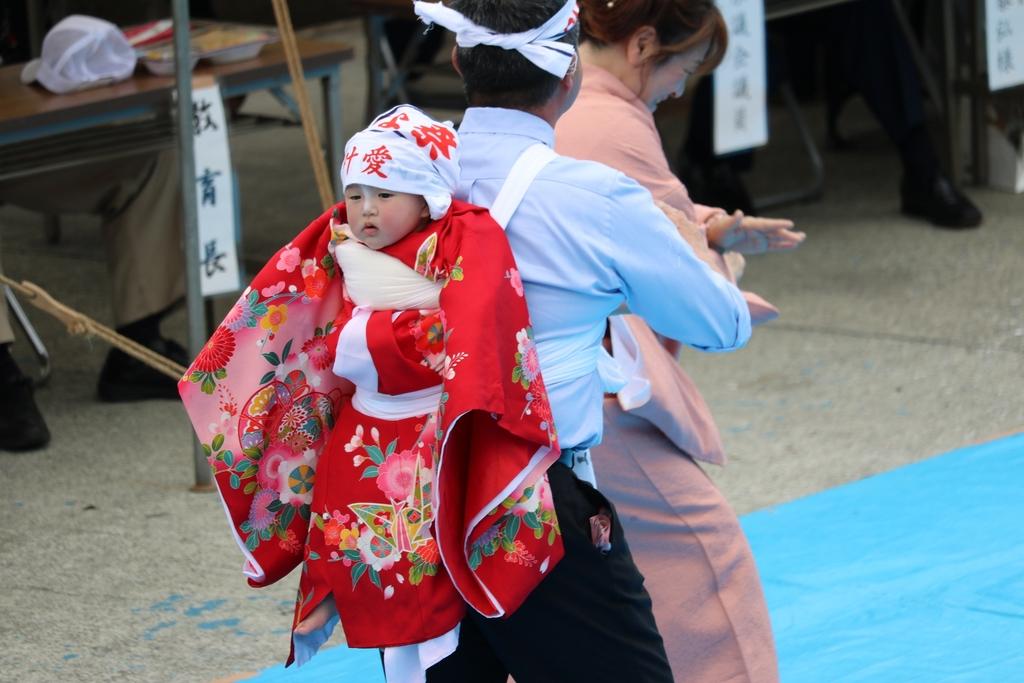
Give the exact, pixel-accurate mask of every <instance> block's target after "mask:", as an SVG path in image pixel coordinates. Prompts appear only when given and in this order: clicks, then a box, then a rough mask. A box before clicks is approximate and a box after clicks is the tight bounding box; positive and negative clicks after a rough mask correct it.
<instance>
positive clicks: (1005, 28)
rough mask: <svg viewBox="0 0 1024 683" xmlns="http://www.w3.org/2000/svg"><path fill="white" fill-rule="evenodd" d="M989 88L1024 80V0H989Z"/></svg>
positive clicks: (1015, 83)
mask: <svg viewBox="0 0 1024 683" xmlns="http://www.w3.org/2000/svg"><path fill="white" fill-rule="evenodd" d="M985 43H986V44H985V49H986V52H987V53H988V89H989V90H1000V89H1002V88H1009V87H1011V86H1014V85H1020V84H1021V83H1024V0H986V2H985Z"/></svg>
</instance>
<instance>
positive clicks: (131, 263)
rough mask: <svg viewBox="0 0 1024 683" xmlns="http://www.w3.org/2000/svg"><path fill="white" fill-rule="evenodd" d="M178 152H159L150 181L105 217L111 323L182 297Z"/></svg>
mask: <svg viewBox="0 0 1024 683" xmlns="http://www.w3.org/2000/svg"><path fill="white" fill-rule="evenodd" d="M180 188H181V180H180V178H179V176H178V164H177V155H176V154H175V153H173V152H170V151H167V152H161V153H160V154H159V155H158V157H157V159H156V163H155V165H154V166H153V167H152V170H151V172H150V176H149V181H148V182H146V183H145V184H143V186H142V187H141V188H139V189H138V190H137V192H136V193H135V194H134V196H130V197H126V198H125V199H126V202H125V203H123V204H120V205H119V207H118V211H117V212H116V213H115V214H113V215H111V216H110V218H109V219H108V220H105V221H104V224H103V231H104V236H105V238H106V243H107V254H108V260H107V263H108V265H109V269H110V280H111V287H112V291H111V300H112V304H113V307H114V321H115V322H116V323H117V324H118V325H125V324H127V323H130V322H134V321H136V320H139V319H141V318H145V317H146V316H148V315H152V314H153V313H159V312H160V311H163V310H164V309H166V308H167V307H169V306H170V305H171V304H173V303H174V302H175V301H178V300H179V299H181V298H182V297H184V296H185V250H184V248H183V246H182V241H183V238H182V225H183V224H184V218H183V216H182V206H181V189H180Z"/></svg>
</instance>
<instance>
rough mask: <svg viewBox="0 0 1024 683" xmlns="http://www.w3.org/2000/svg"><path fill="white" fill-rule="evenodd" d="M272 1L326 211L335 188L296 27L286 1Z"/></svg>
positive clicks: (307, 145)
mask: <svg viewBox="0 0 1024 683" xmlns="http://www.w3.org/2000/svg"><path fill="white" fill-rule="evenodd" d="M271 2H272V3H273V5H274V18H275V19H276V20H277V29H278V31H279V33H280V34H281V45H282V46H283V47H284V55H285V58H286V59H287V61H288V72H289V74H291V77H292V89H293V90H294V91H295V99H296V100H297V101H298V104H299V116H300V117H301V118H302V131H303V132H304V133H305V135H306V148H307V149H308V151H309V160H310V163H312V164H313V175H314V176H315V177H316V187H317V190H319V192H320V203H321V204H322V205H323V208H324V210H325V211H326V210H327V209H329V208H330V207H332V206H334V203H335V202H334V188H333V185H332V183H331V179H330V175H329V174H328V173H327V163H326V162H325V161H324V154H323V148H322V147H321V146H320V134H319V132H318V131H317V128H316V121H315V120H314V119H313V110H312V109H311V108H310V106H309V95H308V93H307V92H306V81H305V77H304V76H303V73H302V61H301V58H300V57H299V46H298V43H297V42H296V41H295V29H294V28H293V27H292V17H291V14H290V13H289V11H288V0H271Z"/></svg>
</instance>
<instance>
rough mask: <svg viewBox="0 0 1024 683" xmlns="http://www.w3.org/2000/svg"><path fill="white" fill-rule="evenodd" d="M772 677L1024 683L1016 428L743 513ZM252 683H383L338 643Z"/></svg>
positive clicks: (823, 682) (832, 682)
mask: <svg viewBox="0 0 1024 683" xmlns="http://www.w3.org/2000/svg"><path fill="white" fill-rule="evenodd" d="M743 526H744V528H745V529H746V532H747V534H748V536H749V538H750V542H751V545H752V546H753V548H754V556H755V557H756V558H757V562H758V567H759V568H760V571H761V578H762V580H763V581H764V587H765V593H766V595H767V598H768V606H769V609H770V610H771V616H772V623H773V626H774V629H775V638H776V642H777V645H778V650H779V660H780V667H781V670H782V681H783V683H965V682H968V681H970V682H971V683H1016V682H1024V434H1021V435H1017V436H1013V437H1008V438H1005V439H1001V440H998V441H993V442H991V443H987V444H983V445H981V446H975V447H971V448H965V449H962V450H958V451H953V452H951V453H947V454H945V455H940V456H937V457H934V458H931V459H929V460H925V461H923V462H919V463H915V464H913V465H909V466H906V467H902V468H899V469H896V470H893V471H891V472H887V473H885V474H881V475H877V476H874V477H870V478H868V479H864V480H862V481H858V482H855V483H853V484H848V485H845V486H841V487H839V488H835V489H831V490H828V491H825V492H823V493H819V494H816V495H813V496H810V497H808V498H803V499H800V500H796V501H793V502H790V503H786V504H784V505H780V506H777V507H773V508H769V509H766V510H762V511H759V512H755V513H753V514H750V515H747V516H746V517H744V518H743ZM249 680H251V681H258V682H259V683H286V682H289V681H325V680H335V681H354V682H355V681H358V682H359V683H383V676H382V675H381V671H380V659H379V655H378V654H377V653H376V652H375V651H367V650H350V649H348V648H346V647H344V646H341V647H334V648H330V649H328V650H325V651H323V652H321V653H320V654H319V655H317V656H316V657H315V658H314V659H313V660H312V661H311V662H310V663H309V664H307V665H306V666H304V667H302V669H296V668H294V667H293V668H292V669H290V670H288V671H285V670H284V669H283V667H280V666H278V667H274V668H272V669H268V670H266V671H264V672H262V673H261V674H260V675H258V676H256V677H255V678H252V679H249ZM567 683H568V682H567Z"/></svg>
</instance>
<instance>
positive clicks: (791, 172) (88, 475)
mask: <svg viewBox="0 0 1024 683" xmlns="http://www.w3.org/2000/svg"><path fill="white" fill-rule="evenodd" d="M321 32H325V29H321ZM326 32H327V33H328V34H329V35H331V36H334V37H339V38H341V39H344V40H349V41H351V42H353V43H356V44H357V45H358V46H359V53H358V55H357V62H356V63H355V64H353V65H352V66H351V67H349V68H348V69H347V71H346V72H345V74H344V78H345V93H346V97H345V104H346V106H347V107H348V110H347V114H346V118H345V124H346V133H351V132H354V131H355V130H356V129H357V128H358V126H359V124H360V123H361V119H362V112H363V97H364V95H363V93H364V84H365V80H364V78H363V75H362V73H361V71H360V68H361V67H360V66H359V65H360V64H361V61H359V59H360V57H361V55H362V50H363V46H362V44H361V43H362V38H361V31H360V28H359V26H358V24H355V23H342V24H337V25H334V26H333V27H330V29H329V30H326ZM247 106H248V107H250V108H252V109H264V110H265V109H269V108H272V107H273V105H272V104H271V103H270V102H269V101H262V100H256V101H253V102H250V103H249V104H248V105H247ZM668 114H669V115H667V116H662V117H661V123H662V124H663V125H665V126H666V127H667V129H666V137H667V138H669V139H677V138H678V135H679V126H678V123H679V118H678V116H672V115H671V114H672V112H668ZM775 118H776V122H775V126H774V128H773V142H772V144H771V145H770V146H769V147H768V148H767V149H766V150H764V152H763V153H761V154H760V155H759V158H758V163H757V167H756V169H755V171H754V174H753V176H752V178H751V186H752V187H753V188H754V189H755V191H758V192H764V191H767V190H768V189H771V187H772V185H777V184H780V183H781V184H787V185H792V184H798V183H799V182H800V180H801V178H802V176H803V175H804V174H805V171H804V170H803V165H802V161H800V157H799V152H798V149H797V147H796V145H795V143H794V140H795V138H794V135H793V132H792V131H791V130H788V129H787V124H786V122H785V119H784V118H782V117H781V115H777V116H776V117H775ZM810 118H811V120H812V122H819V121H820V119H821V116H820V112H818V111H817V110H814V109H812V110H811V112H810ZM844 125H846V128H847V130H848V132H849V133H850V136H851V138H852V139H853V141H854V143H855V148H854V149H853V150H852V151H849V152H845V153H842V154H834V153H827V154H826V164H827V169H828V180H827V195H826V197H825V199H824V200H823V201H820V202H816V203H813V204H807V205H801V206H790V207H786V208H784V209H779V210H778V211H777V212H774V213H777V214H780V215H785V216H789V217H792V218H793V219H795V220H796V221H797V223H798V225H799V226H800V228H801V229H803V230H805V231H806V232H807V233H808V240H807V243H806V244H805V245H804V246H803V247H801V248H800V250H799V251H797V252H796V253H793V254H784V255H772V256H762V257H756V258H752V259H751V260H750V262H749V265H748V269H747V274H746V276H745V278H744V281H743V285H744V287H745V288H747V289H750V290H753V291H756V292H758V293H760V294H762V295H763V296H765V297H766V298H767V299H769V300H770V301H772V302H774V303H775V304H777V305H778V306H779V308H780V309H781V310H782V318H781V319H780V320H778V321H776V322H772V323H770V324H768V325H766V326H764V327H762V328H759V329H758V330H757V332H756V334H755V336H754V338H753V340H752V341H751V343H750V344H749V346H748V347H747V348H746V349H744V350H742V351H740V352H738V353H734V354H731V355H726V356H718V355H716V356H701V355H699V354H696V353H690V352H688V353H686V355H685V356H684V363H685V365H686V366H687V368H688V369H689V370H690V371H691V372H692V374H693V376H694V378H695V380H696V382H697V384H698V385H699V386H700V387H701V388H702V390H703V391H704V394H705V396H706V398H707V399H708V401H709V403H710V405H711V407H712V409H713V411H714V413H715V416H716V418H717V420H718V424H719V426H720V428H721V430H722V432H723V435H724V439H725V444H726V446H727V450H728V452H729V453H730V457H731V463H730V465H729V466H728V467H727V468H725V469H724V470H716V471H714V472H713V473H712V475H713V476H714V477H715V479H716V480H717V481H718V482H719V484H720V485H721V487H722V488H723V490H724V491H725V493H726V495H727V496H728V498H729V499H730V500H731V501H732V503H733V505H734V506H735V507H736V509H737V511H739V512H740V513H743V512H747V511H750V510H754V509H758V508H761V507H764V506H767V505H772V504H776V503H782V502H785V501H788V500H791V499H793V498H796V497H799V496H805V495H808V494H811V493H814V492H816V491H820V490H822V489H825V488H828V487H832V486H835V485H838V484H842V483H844V482H848V481H852V480H856V479H860V478H862V477H865V476H868V475H871V474H874V473H877V472H882V471H885V470H888V469H891V468H893V467H897V466H899V465H901V464H904V463H907V462H912V461H915V460H919V459H923V458H927V457H929V456H931V455H934V454H937V453H940V452H943V451H946V450H949V449H953V448H957V447H960V446H964V445H967V444H971V443H975V442H978V441H983V440H986V439H989V438H991V437H994V436H998V435H1002V434H1006V433H1009V432H1013V431H1019V430H1020V429H1022V428H1024V402H1022V401H1021V398H1020V397H1021V381H1022V375H1024V286H1022V282H1021V273H1022V272H1024V270H1022V267H1021V266H1022V262H1024V225H1022V223H1024V221H1022V219H1021V215H1022V210H1024V197H1022V196H1013V195H1009V194H1003V193H999V192H995V191H989V190H972V191H971V195H972V196H973V197H974V199H975V200H976V201H977V202H978V204H979V205H980V206H981V208H982V209H983V210H984V212H985V216H986V221H985V225H984V227H983V228H982V229H980V230H978V231H967V232H963V233H956V232H945V231H939V230H935V229H933V228H931V227H930V226H929V225H927V224H924V223H921V222H917V221H911V220H907V219H905V218H903V217H902V216H901V215H900V214H899V212H898V196H897V189H896V188H897V186H898V182H899V164H898V161H897V159H896V157H895V156H894V154H893V150H892V148H891V146H890V145H889V144H888V142H887V141H886V140H885V138H884V137H883V136H882V134H881V133H880V132H879V131H878V130H877V129H876V128H875V126H874V124H873V122H872V120H871V119H870V117H868V116H866V115H865V114H864V112H863V110H862V109H859V108H857V107H854V108H853V109H852V110H851V111H850V112H849V114H848V115H847V117H846V119H844ZM818 133H819V134H818V139H821V135H820V130H819V131H818ZM233 155H234V161H235V164H236V166H237V169H238V173H239V177H240V182H241V199H242V217H243V221H244V245H243V247H244V255H245V259H246V262H247V264H248V265H249V267H250V270H252V269H253V268H255V267H257V266H258V265H259V264H260V263H262V262H263V261H264V260H265V259H266V258H268V257H269V255H270V254H271V253H272V252H273V251H274V250H275V249H276V248H277V247H278V246H279V245H280V244H282V243H283V242H284V241H286V240H287V239H288V238H289V237H290V236H291V235H292V234H293V233H294V232H295V231H296V230H297V229H298V228H299V227H301V226H303V225H305V223H306V221H307V219H308V218H309V217H311V216H313V215H314V214H316V213H317V211H318V201H317V195H316V191H315V188H314V184H313V176H312V172H311V171H310V170H309V165H308V162H307V159H306V152H305V145H304V143H303V141H302V136H301V131H300V130H299V129H297V128H288V129H283V130H275V131H273V132H267V133H256V134H252V135H249V136H245V137H242V138H238V139H236V141H235V143H234V144H233ZM794 159H796V160H797V161H794ZM65 226H66V229H65V232H64V238H63V240H62V241H61V243H60V244H58V245H56V246H53V247H50V246H46V245H45V243H44V239H43V229H42V222H41V219H40V218H39V217H38V216H36V215H32V214H29V213H26V212H23V211H20V210H17V209H14V208H11V207H4V208H2V209H0V230H2V237H3V245H4V246H3V248H4V267H5V269H6V271H7V272H8V274H10V275H11V276H14V277H17V278H24V279H29V280H33V281H35V282H38V283H40V284H42V285H44V286H45V287H46V288H48V289H49V291H50V292H51V293H52V294H54V295H55V296H56V297H57V298H59V299H60V300H62V301H64V302H66V303H67V304H69V305H71V306H73V307H75V308H78V309H80V310H82V311H84V312H86V313H88V314H89V315H92V316H94V317H96V318H97V319H99V320H101V321H109V319H110V312H109V307H108V302H107V284H106V271H105V266H104V259H105V255H104V251H103V247H102V240H101V239H100V231H99V226H98V223H97V222H96V220H94V219H91V218H87V217H68V218H67V219H66V220H65ZM229 303H230V302H227V301H221V302H218V305H219V306H220V307H221V308H224V307H226V306H227V305H228V304H229ZM32 317H33V319H34V320H35V321H36V323H37V326H38V328H39V330H40V332H41V334H42V336H43V337H44V339H45V340H46V342H47V344H48V345H49V346H50V349H51V353H52V355H53V359H54V373H53V377H52V380H51V381H50V383H49V384H48V385H47V386H46V387H44V388H42V389H41V390H40V391H39V392H38V400H39V403H40V405H41V408H42V410H43V412H44V413H45V415H46V417H47V420H48V422H49V424H50V426H51V429H52V431H53V435H54V438H53V442H52V443H51V445H50V446H49V447H48V448H47V449H45V450H43V451H40V452H36V453H27V454H12V453H5V452H0V489H2V490H3V491H4V494H5V495H4V496H3V499H2V500H0V514H2V518H3V524H0V590H2V592H0V613H2V614H3V619H0V681H7V680H10V681H15V680H17V681H23V682H36V681H38V682H45V683H49V682H52V681H119V680H124V681H197V682H209V681H214V680H223V679H236V678H238V677H239V675H240V674H241V673H243V672H247V671H255V670H258V669H261V668H263V667H266V666H270V665H272V664H274V663H277V662H279V661H281V660H282V659H283V658H284V656H285V655H286V654H287V650H288V636H287V633H288V625H289V620H290V614H291V606H292V599H293V591H294V588H295V586H294V583H293V582H292V581H290V580H285V581H283V582H281V584H280V585H277V586H273V587H271V588H268V589H264V590H262V591H253V590H251V589H249V588H248V587H247V586H246V584H245V582H244V581H243V580H242V577H241V574H240V572H239V571H238V570H239V566H240V563H241V558H240V555H239V553H238V551H237V550H236V548H235V546H234V542H233V541H232V540H231V538H230V535H229V533H228V530H227V528H226V525H225V522H224V519H223V513H222V512H221V509H220V505H219V503H218V501H217V499H216V497H215V496H214V495H212V494H197V493H192V492H190V491H189V486H190V485H191V484H192V482H193V464H192V449H191V432H190V428H189V425H188V423H187V420H186V418H185V415H184V413H183V411H182V410H181V408H180V406H179V405H178V404H177V403H176V402H171V401H166V402H160V401H157V402H149V403H140V404H125V405H107V404H102V403H99V402H98V401H97V400H96V398H95V381H96V378H97V375H98V372H99V368H100V365H101V363H102V360H103V357H104V354H105V353H106V349H105V348H104V347H103V346H102V345H101V344H100V343H98V342H89V341H86V340H83V339H80V338H70V337H68V336H67V335H66V334H65V333H64V331H63V330H62V329H61V328H60V327H59V326H58V325H57V324H56V323H55V322H53V321H51V320H49V319H47V318H45V317H44V316H43V315H41V314H35V313H33V314H32ZM165 331H166V332H167V333H168V334H170V335H172V336H175V337H177V338H179V339H184V337H185V320H184V315H183V313H177V314H175V315H174V316H173V317H171V318H170V319H169V320H168V321H167V322H166V323H165ZM16 354H17V357H18V358H19V360H21V361H22V362H23V363H24V364H25V365H26V366H30V365H31V360H30V354H29V351H28V348H27V346H26V345H25V344H24V343H23V342H21V343H19V344H18V345H17V346H16ZM950 495H955V492H950Z"/></svg>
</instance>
